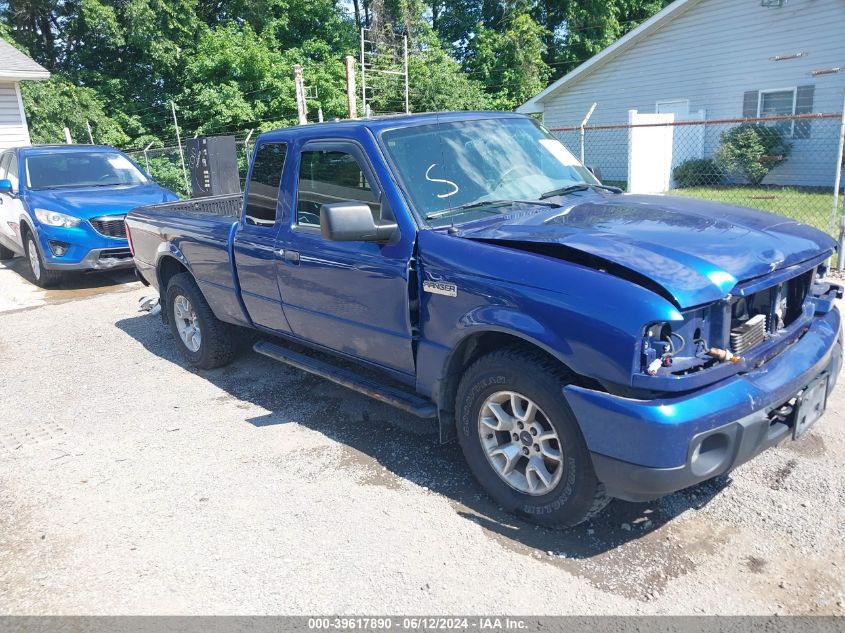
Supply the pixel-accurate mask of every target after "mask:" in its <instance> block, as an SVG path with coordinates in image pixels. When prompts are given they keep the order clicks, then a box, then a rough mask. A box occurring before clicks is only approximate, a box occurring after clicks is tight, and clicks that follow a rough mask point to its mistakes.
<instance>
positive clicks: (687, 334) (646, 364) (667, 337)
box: [641, 302, 725, 376]
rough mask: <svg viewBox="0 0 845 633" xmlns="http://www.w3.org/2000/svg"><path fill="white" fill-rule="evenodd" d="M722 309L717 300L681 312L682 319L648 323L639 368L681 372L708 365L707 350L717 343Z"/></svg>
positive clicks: (669, 372)
mask: <svg viewBox="0 0 845 633" xmlns="http://www.w3.org/2000/svg"><path fill="white" fill-rule="evenodd" d="M724 313H725V305H724V303H721V302H720V303H716V304H713V305H710V306H705V307H703V308H698V309H695V310H688V311H687V312H683V313H682V314H681V317H682V320H678V321H661V322H657V323H650V324H649V325H648V326H646V328H645V331H644V333H643V341H642V354H641V364H642V367H641V370H642V372H643V373H646V374H649V375H651V376H656V375H658V374H684V373H689V372H693V371H698V370H699V369H703V368H704V367H706V366H709V365H712V364H713V362H715V361H714V359H713V357H712V356H710V355H709V354H708V352H709V350H710V349H711V348H712V347H713V346H714V345H715V346H721V343H722V341H721V336H722V335H721V332H722V323H723V321H724Z"/></svg>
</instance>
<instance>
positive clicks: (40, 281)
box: [24, 233, 62, 288]
mask: <svg viewBox="0 0 845 633" xmlns="http://www.w3.org/2000/svg"><path fill="white" fill-rule="evenodd" d="M24 244H25V248H26V259H27V261H28V262H29V274H30V276H31V277H32V281H33V283H34V284H35V285H36V286H40V287H41V288H51V287H53V286H55V285H57V284H58V283H59V282H60V281H61V280H62V273H60V272H58V271H55V270H47V269H46V268H45V267H44V259H43V258H42V257H41V251H39V250H38V245H37V244H36V242H35V237H34V236H33V235H32V233H27V234H26V236H25V238H24Z"/></svg>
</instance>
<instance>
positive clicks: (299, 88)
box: [293, 64, 308, 125]
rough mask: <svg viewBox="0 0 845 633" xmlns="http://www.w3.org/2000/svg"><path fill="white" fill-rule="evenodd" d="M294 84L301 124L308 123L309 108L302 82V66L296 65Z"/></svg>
mask: <svg viewBox="0 0 845 633" xmlns="http://www.w3.org/2000/svg"><path fill="white" fill-rule="evenodd" d="M293 83H294V85H295V86H296V110H297V112H298V113H299V124H300V125H305V124H306V123H308V108H307V106H306V105H305V85H304V83H303V81H302V66H300V65H299V64H294V66H293Z"/></svg>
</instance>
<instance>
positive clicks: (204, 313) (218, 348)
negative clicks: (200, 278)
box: [165, 273, 237, 369]
mask: <svg viewBox="0 0 845 633" xmlns="http://www.w3.org/2000/svg"><path fill="white" fill-rule="evenodd" d="M165 304H166V308H167V322H168V323H169V325H170V331H171V332H172V333H173V337H174V338H175V339H176V343H177V345H178V346H179V350H180V351H181V352H182V355H183V356H184V357H185V359H186V360H187V361H188V362H189V363H190V364H191V365H193V366H194V367H198V368H200V369H213V368H215V367H222V366H223V365H226V364H228V363H229V362H231V360H232V359H233V358H234V357H235V353H236V351H237V349H236V345H235V330H234V327H233V326H231V325H229V324H228V323H224V322H223V321H221V320H219V319H218V318H217V317H216V316H214V312H212V311H211V307H209V305H208V302H207V301H206V300H205V297H204V296H203V295H202V292H201V291H200V289H199V286H197V283H196V281H194V278H193V277H191V275H189V274H187V273H180V274H178V275H174V276H173V278H172V279H171V280H170V283H168V284H167V293H166V296H165Z"/></svg>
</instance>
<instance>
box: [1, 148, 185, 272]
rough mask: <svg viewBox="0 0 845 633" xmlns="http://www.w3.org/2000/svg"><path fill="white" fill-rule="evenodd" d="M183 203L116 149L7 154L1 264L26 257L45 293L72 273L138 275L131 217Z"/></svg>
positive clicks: (3, 167)
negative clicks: (143, 209)
mask: <svg viewBox="0 0 845 633" xmlns="http://www.w3.org/2000/svg"><path fill="white" fill-rule="evenodd" d="M177 199H178V196H177V195H176V194H175V193H173V192H172V191H170V190H168V189H165V188H163V187H161V186H159V185H158V184H156V183H155V182H153V180H152V179H151V178H150V176H149V175H147V174H146V173H145V172H144V171H143V170H142V169H141V168H140V167H139V166H138V165H137V164H136V163H135V162H134V161H132V159H130V158H129V157H128V156H126V155H125V154H123V153H122V152H120V151H118V150H117V149H115V148H113V147H105V146H97V145H52V146H49V145H44V146H34V147H21V148H15V149H10V150H7V151H5V152H3V154H2V155H0V259H9V258H11V257H14V256H15V255H22V256H24V257H26V258H27V261H28V262H29V269H30V273H31V276H32V280H33V281H34V282H35V283H36V284H37V285H39V286H41V287H42V288H46V287H49V286H52V285H55V284H56V283H58V282H59V281H60V280H61V278H62V275H63V273H65V272H68V271H87V270H112V269H116V268H131V267H132V266H133V261H132V254H131V253H130V251H129V243H128V242H127V239H126V228H125V226H124V224H123V218H124V217H125V215H126V213H127V212H129V211H131V210H132V209H134V208H135V207H138V206H141V205H147V204H154V203H159V202H169V201H172V200H177Z"/></svg>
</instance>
